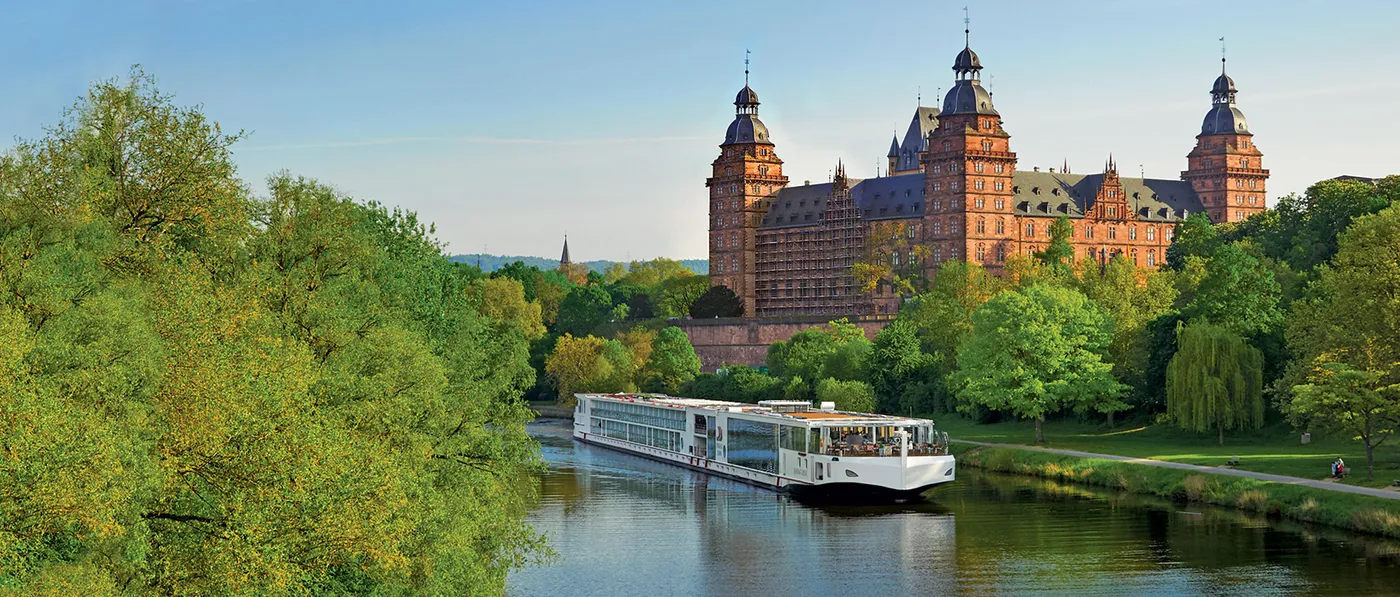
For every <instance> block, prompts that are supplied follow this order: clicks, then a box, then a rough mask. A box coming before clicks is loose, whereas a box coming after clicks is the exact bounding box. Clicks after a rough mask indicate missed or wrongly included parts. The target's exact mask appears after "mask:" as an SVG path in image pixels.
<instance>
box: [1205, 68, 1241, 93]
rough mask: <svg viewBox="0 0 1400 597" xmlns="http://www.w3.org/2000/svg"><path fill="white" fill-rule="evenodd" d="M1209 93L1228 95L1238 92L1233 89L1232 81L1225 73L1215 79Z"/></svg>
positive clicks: (1233, 83) (1233, 82)
mask: <svg viewBox="0 0 1400 597" xmlns="http://www.w3.org/2000/svg"><path fill="white" fill-rule="evenodd" d="M1210 91H1211V93H1230V92H1232V91H1239V90H1238V89H1235V80H1234V79H1231V78H1230V76H1229V75H1227V74H1225V73H1220V76H1219V77H1216V78H1215V84H1214V85H1211V87H1210Z"/></svg>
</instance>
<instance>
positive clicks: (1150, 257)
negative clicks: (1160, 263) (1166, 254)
mask: <svg viewBox="0 0 1400 597" xmlns="http://www.w3.org/2000/svg"><path fill="white" fill-rule="evenodd" d="M1147 267H1157V251H1155V250H1150V251H1148V252H1147Z"/></svg>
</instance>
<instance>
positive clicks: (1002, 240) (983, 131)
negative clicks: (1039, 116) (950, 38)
mask: <svg viewBox="0 0 1400 597" xmlns="http://www.w3.org/2000/svg"><path fill="white" fill-rule="evenodd" d="M966 33H967V32H966V31H964V34H966ZM981 71H982V63H981V61H980V60H979V59H978V58H977V53H976V52H973V51H972V47H971V45H970V44H967V45H965V47H964V48H963V50H962V52H959V53H958V56H957V58H956V59H955V60H954V61H953V72H954V73H956V80H955V81H954V83H953V87H952V88H951V89H949V90H948V94H947V95H946V96H944V98H943V108H942V110H941V111H940V112H939V114H938V126H937V128H936V129H934V130H933V131H932V132H930V133H929V135H928V144H927V152H926V153H925V154H924V157H923V170H924V197H925V201H926V205H925V210H924V226H923V228H924V231H925V239H926V242H927V244H928V245H929V249H930V252H931V259H930V263H929V264H928V265H929V272H928V273H929V275H932V274H933V273H934V270H936V269H937V267H938V265H939V264H940V263H942V262H944V261H950V260H958V259H965V260H976V261H979V262H981V263H982V264H984V265H986V266H987V267H989V268H992V269H999V268H1000V267H1001V264H1002V263H1003V262H1004V261H1005V258H1006V256H1007V255H1009V254H1013V253H1014V252H1015V251H1016V250H1017V249H1018V247H1019V245H1018V244H1017V241H1016V239H1017V238H1018V237H1017V236H1016V234H1017V231H1016V224H1015V209H1016V208H1015V205H1013V201H1012V198H1013V195H1014V193H1013V186H1012V174H1013V173H1014V172H1015V170H1016V154H1015V153H1012V151H1011V146H1010V140H1011V135H1009V134H1007V133H1006V131H1005V130H1003V129H1002V127H1001V115H1000V114H999V113H998V112H997V110H996V108H995V107H993V106H992V96H991V94H990V93H987V90H986V89H983V88H982V83H981Z"/></svg>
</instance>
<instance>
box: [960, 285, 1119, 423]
mask: <svg viewBox="0 0 1400 597" xmlns="http://www.w3.org/2000/svg"><path fill="white" fill-rule="evenodd" d="M972 324H973V328H972V334H971V335H970V336H969V337H968V338H967V341H966V342H964V343H963V344H962V346H960V347H959V348H958V369H957V372H956V373H955V375H954V383H955V384H956V386H957V388H958V390H959V394H960V395H961V397H962V398H963V399H964V400H966V401H967V402H969V403H972V404H980V405H983V406H986V407H987V408H991V409H995V410H1006V411H1010V412H1012V413H1014V414H1015V415H1016V416H1018V417H1022V418H1028V419H1033V420H1034V421H1035V441H1036V442H1037V443H1042V442H1044V441H1045V433H1044V430H1043V429H1042V427H1041V424H1042V423H1043V422H1044V421H1045V415H1046V414H1048V413H1051V412H1055V411H1058V410H1060V409H1062V408H1066V407H1068V408H1072V409H1074V410H1076V411H1081V412H1082V411H1086V410H1095V411H1098V412H1101V413H1107V412H1110V411H1114V410H1122V409H1124V408H1126V407H1127V405H1125V404H1123V403H1122V402H1121V401H1119V400H1118V396H1119V394H1121V393H1122V391H1123V390H1124V389H1125V388H1124V386H1123V384H1120V383H1118V381H1117V380H1115V379H1114V378H1113V375H1112V372H1111V370H1112V366H1111V365H1109V364H1108V363H1107V362H1105V361H1104V359H1105V357H1106V356H1107V348H1108V345H1109V342H1110V341H1111V340H1112V333H1113V320H1112V319H1110V318H1109V317H1108V316H1107V315H1105V314H1104V313H1103V312H1102V311H1101V310H1100V309H1099V308H1098V306H1097V305H1095V304H1094V303H1093V301H1090V300H1089V299H1087V298H1085V296H1084V295H1083V294H1081V293H1079V292H1078V291H1075V290H1073V289H1069V288H1064V287H1056V286H1048V285H1043V284H1041V285H1035V286H1032V287H1030V288H1027V289H1026V290H1024V291H1016V290H1008V291H1005V292H1002V293H1001V294H999V295H997V296H996V298H993V299H992V300H990V301H987V303H986V304H985V305H983V306H982V307H980V308H978V309H977V311H976V312H975V313H973V316H972ZM963 408H964V410H967V407H966V406H964V407H963Z"/></svg>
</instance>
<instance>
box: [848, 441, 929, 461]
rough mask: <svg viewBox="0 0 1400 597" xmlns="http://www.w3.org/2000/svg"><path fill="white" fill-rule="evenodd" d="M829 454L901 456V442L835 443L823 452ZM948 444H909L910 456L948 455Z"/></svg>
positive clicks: (867, 456)
mask: <svg viewBox="0 0 1400 597" xmlns="http://www.w3.org/2000/svg"><path fill="white" fill-rule="evenodd" d="M823 453H824V454H826V455H827V456H847V457H852V458H856V457H860V458H869V457H899V444H870V443H867V444H861V445H848V444H841V443H838V444H833V445H831V446H828V447H827V448H826V450H825V451H824V452H823ZM947 454H948V448H947V446H944V445H942V444H913V445H910V446H909V455H910V456H946V455H947Z"/></svg>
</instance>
